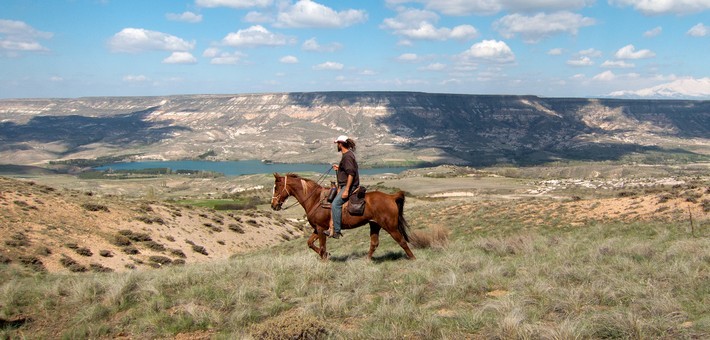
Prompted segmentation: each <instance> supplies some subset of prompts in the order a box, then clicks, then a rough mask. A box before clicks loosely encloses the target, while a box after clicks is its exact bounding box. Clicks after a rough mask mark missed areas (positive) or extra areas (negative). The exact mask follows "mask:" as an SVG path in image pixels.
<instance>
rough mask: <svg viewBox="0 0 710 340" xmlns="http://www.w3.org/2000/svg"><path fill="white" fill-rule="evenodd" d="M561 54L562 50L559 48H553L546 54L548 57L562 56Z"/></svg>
mask: <svg viewBox="0 0 710 340" xmlns="http://www.w3.org/2000/svg"><path fill="white" fill-rule="evenodd" d="M563 52H564V50H563V49H561V48H553V49H551V50H549V51H547V54H548V55H562V53H563Z"/></svg>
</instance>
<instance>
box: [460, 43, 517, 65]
mask: <svg viewBox="0 0 710 340" xmlns="http://www.w3.org/2000/svg"><path fill="white" fill-rule="evenodd" d="M458 57H459V58H461V59H463V60H464V61H471V59H474V60H483V61H490V62H494V63H512V62H513V61H515V54H513V51H512V50H511V49H510V47H508V45H507V44H506V43H505V42H504V41H498V40H483V41H481V42H479V43H476V44H473V45H472V46H471V48H469V49H468V50H466V51H464V52H463V53H461V54H459V55H458Z"/></svg>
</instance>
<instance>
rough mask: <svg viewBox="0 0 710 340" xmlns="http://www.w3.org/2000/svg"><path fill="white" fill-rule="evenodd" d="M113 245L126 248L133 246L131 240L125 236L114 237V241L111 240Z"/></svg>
mask: <svg viewBox="0 0 710 340" xmlns="http://www.w3.org/2000/svg"><path fill="white" fill-rule="evenodd" d="M111 244H113V245H115V246H119V247H125V246H130V245H131V239H129V238H128V237H126V236H124V235H114V236H113V240H111Z"/></svg>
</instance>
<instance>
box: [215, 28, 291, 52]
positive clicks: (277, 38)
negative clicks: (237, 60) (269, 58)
mask: <svg viewBox="0 0 710 340" xmlns="http://www.w3.org/2000/svg"><path fill="white" fill-rule="evenodd" d="M295 42H296V39H295V38H293V37H288V36H285V35H282V34H276V33H272V32H270V31H269V30H267V29H266V28H264V27H263V26H261V25H255V26H251V27H249V28H247V29H243V30H239V31H237V32H232V33H229V34H227V36H226V37H224V39H222V43H223V44H225V45H227V46H234V47H240V46H247V47H253V46H282V45H289V44H294V43H295Z"/></svg>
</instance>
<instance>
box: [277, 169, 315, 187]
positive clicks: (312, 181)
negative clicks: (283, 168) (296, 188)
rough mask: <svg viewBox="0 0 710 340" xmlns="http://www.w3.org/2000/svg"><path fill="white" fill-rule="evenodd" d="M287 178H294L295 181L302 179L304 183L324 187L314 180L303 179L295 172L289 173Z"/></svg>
mask: <svg viewBox="0 0 710 340" xmlns="http://www.w3.org/2000/svg"><path fill="white" fill-rule="evenodd" d="M285 176H288V177H291V178H293V179H302V180H304V181H306V182H309V183H313V184H315V185H316V186H319V187H323V186H322V185H320V184H318V183H316V181H314V180H312V179H309V178H305V177H301V175H299V174H296V173H293V172H289V173H287V174H286V175H285Z"/></svg>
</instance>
